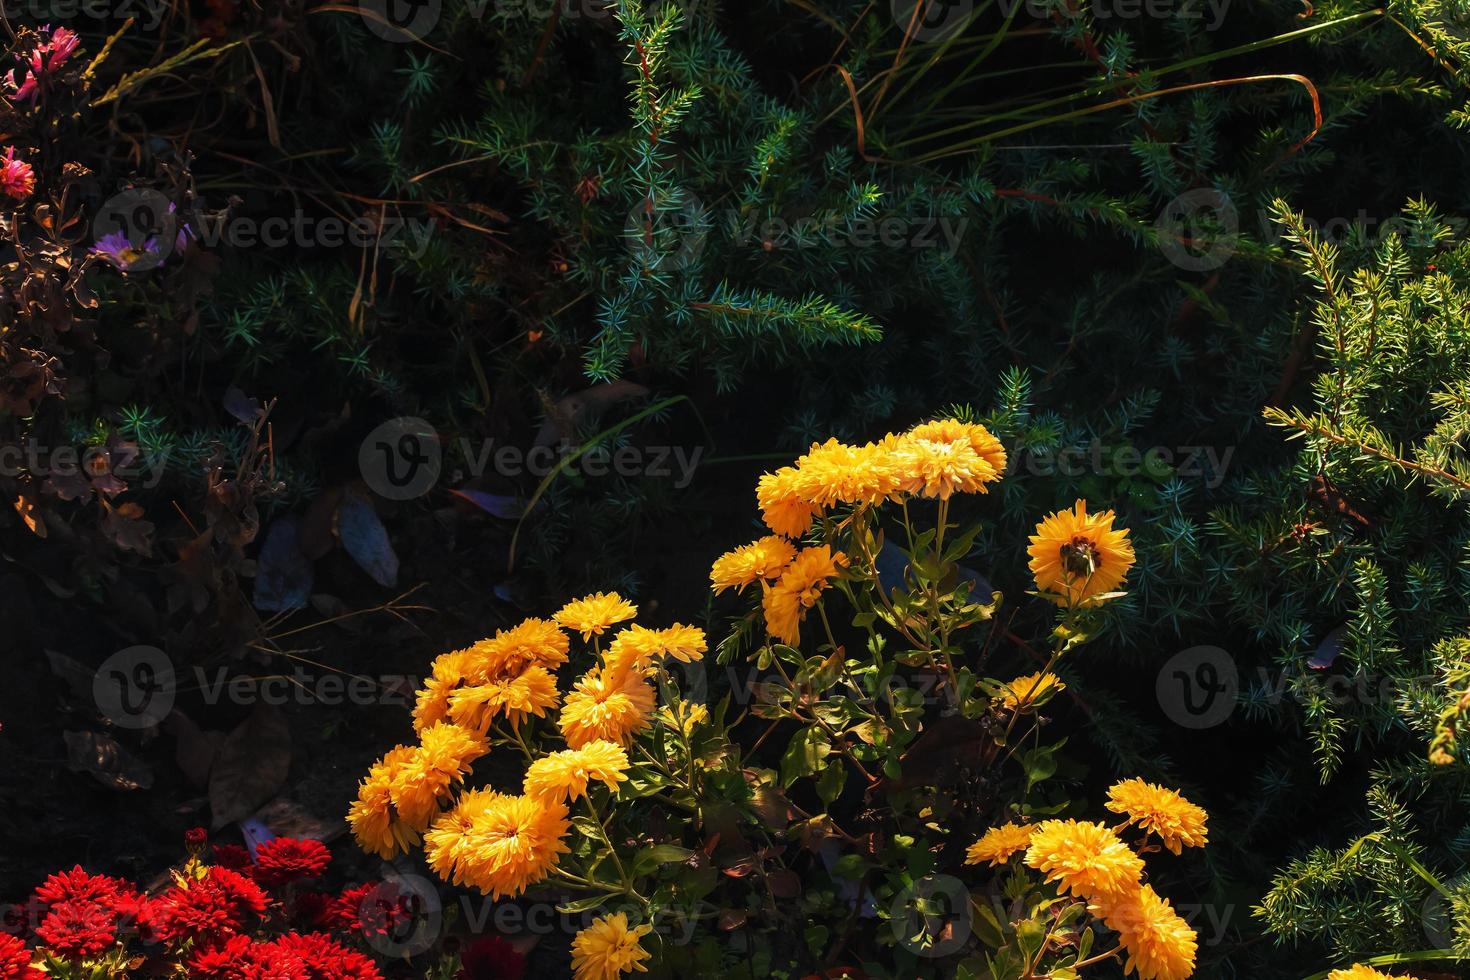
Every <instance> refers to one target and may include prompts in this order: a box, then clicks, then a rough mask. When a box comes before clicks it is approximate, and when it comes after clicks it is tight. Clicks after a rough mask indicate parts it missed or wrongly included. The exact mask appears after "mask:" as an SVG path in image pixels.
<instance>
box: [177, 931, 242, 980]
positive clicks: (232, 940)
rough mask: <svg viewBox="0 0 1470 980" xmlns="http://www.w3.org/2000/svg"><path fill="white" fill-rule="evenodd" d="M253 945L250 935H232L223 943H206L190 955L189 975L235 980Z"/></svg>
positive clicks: (219, 979) (210, 979) (209, 978)
mask: <svg viewBox="0 0 1470 980" xmlns="http://www.w3.org/2000/svg"><path fill="white" fill-rule="evenodd" d="M252 945H253V943H252V942H251V940H250V937H249V936H231V937H229V938H228V939H226V940H225V941H224V942H223V943H218V944H205V945H204V946H201V947H199V948H198V949H196V950H195V951H194V953H193V955H191V956H190V957H189V961H188V975H189V976H191V977H201V978H202V980H234V978H235V977H236V976H238V975H239V972H240V963H241V962H242V961H243V960H244V958H245V956H246V955H247V954H248V952H249V949H250V947H251V946H252Z"/></svg>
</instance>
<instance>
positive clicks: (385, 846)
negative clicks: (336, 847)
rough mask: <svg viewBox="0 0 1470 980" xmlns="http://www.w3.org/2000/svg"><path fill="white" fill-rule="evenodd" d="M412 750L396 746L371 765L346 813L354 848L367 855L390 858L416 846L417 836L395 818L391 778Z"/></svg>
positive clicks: (416, 833) (407, 758)
mask: <svg viewBox="0 0 1470 980" xmlns="http://www.w3.org/2000/svg"><path fill="white" fill-rule="evenodd" d="M416 751H417V749H415V748H414V747H413V746H409V745H399V746H396V747H394V748H393V749H392V750H391V751H389V752H388V754H387V755H385V756H383V758H381V759H379V760H378V761H377V762H374V763H373V764H372V766H371V767H370V768H369V769H368V774H367V776H366V777H365V778H364V779H363V780H362V782H361V783H360V784H359V786H358V789H357V799H356V800H355V801H353V803H352V806H351V807H350V808H349V809H348V811H347V823H348V825H349V826H350V827H351V828H352V836H353V837H354V838H356V839H357V845H358V846H359V847H361V848H362V849H363V850H364V851H367V852H368V853H369V854H376V855H377V856H378V857H381V858H385V859H386V858H391V857H393V855H395V854H397V853H398V852H399V851H406V850H408V849H409V848H410V847H412V846H413V845H414V844H417V843H418V840H419V835H418V832H417V831H415V830H414V829H413V828H412V827H410V826H408V825H407V824H406V823H404V822H403V821H402V820H400V819H399V818H398V813H397V810H396V809H395V808H394V804H393V788H392V784H393V778H394V776H395V775H396V774H397V772H398V770H399V769H401V768H402V767H403V765H404V764H405V763H406V762H407V761H408V760H409V759H411V758H412V757H413V756H414V753H415V752H416Z"/></svg>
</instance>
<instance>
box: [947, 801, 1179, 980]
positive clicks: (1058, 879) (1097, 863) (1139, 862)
mask: <svg viewBox="0 0 1470 980" xmlns="http://www.w3.org/2000/svg"><path fill="white" fill-rule="evenodd" d="M1107 808H1108V809H1109V810H1112V811H1113V812H1114V813H1119V814H1122V815H1124V816H1125V817H1126V818H1127V819H1125V820H1124V821H1123V823H1122V824H1120V825H1119V827H1118V828H1117V829H1114V828H1110V827H1107V826H1105V825H1103V824H1100V823H1091V822H1087V821H1079V820H1044V821H1042V822H1041V823H1037V824H1029V825H1020V824H1014V823H1008V824H1003V825H1001V826H999V827H992V828H991V829H990V830H987V831H986V832H985V834H984V835H983V836H982V837H981V838H980V839H979V840H978V841H976V842H975V843H974V844H972V845H970V848H969V850H968V851H966V854H965V863H966V864H981V863H985V864H989V865H991V866H998V865H1001V864H1004V863H1006V862H1007V861H1009V860H1010V859H1011V858H1012V857H1013V856H1014V855H1016V854H1022V853H1023V852H1024V856H1023V858H1022V860H1023V861H1024V862H1025V864H1026V865H1027V866H1028V867H1031V868H1034V869H1036V870H1037V871H1040V872H1041V873H1042V874H1043V875H1044V877H1045V878H1046V880H1047V881H1050V882H1055V883H1056V884H1057V888H1058V890H1060V891H1061V892H1062V893H1064V894H1070V895H1072V896H1074V897H1076V898H1078V899H1080V900H1082V901H1085V902H1087V907H1088V910H1089V911H1090V912H1092V914H1094V915H1096V916H1098V917H1099V918H1101V919H1102V921H1103V922H1104V923H1105V924H1106V925H1107V926H1108V928H1110V929H1112V930H1113V931H1114V932H1116V933H1117V934H1118V941H1119V944H1120V946H1121V947H1122V949H1123V950H1124V951H1125V952H1126V953H1127V956H1128V959H1127V964H1126V968H1125V972H1126V973H1128V974H1132V973H1133V972H1134V971H1135V970H1136V971H1137V973H1138V976H1139V978H1140V980H1184V978H1185V977H1188V976H1189V975H1190V974H1192V973H1193V972H1194V960H1195V953H1196V951H1197V949H1198V940H1197V938H1196V937H1195V934H1194V931H1193V930H1191V929H1190V928H1189V924H1188V923H1186V922H1185V921H1184V919H1182V918H1181V917H1180V916H1179V914H1178V913H1177V912H1175V911H1174V908H1173V907H1172V906H1171V905H1170V904H1169V903H1168V901H1167V900H1165V899H1164V898H1162V897H1160V896H1159V895H1158V893H1156V892H1155V891H1154V890H1153V887H1152V886H1150V885H1148V884H1145V883H1144V882H1143V858H1141V857H1139V855H1138V854H1137V852H1135V851H1134V850H1133V849H1132V848H1131V847H1129V846H1128V845H1127V844H1125V843H1124V842H1123V839H1122V838H1121V837H1119V836H1118V831H1119V830H1121V829H1122V828H1124V827H1128V826H1130V825H1131V826H1136V827H1138V828H1139V829H1140V830H1143V831H1144V832H1145V833H1146V834H1153V835H1155V836H1157V837H1158V838H1159V839H1160V840H1161V841H1162V842H1163V844H1164V846H1165V847H1166V848H1168V849H1169V850H1170V851H1172V852H1173V853H1175V854H1178V853H1180V850H1181V848H1182V847H1203V846H1204V845H1205V844H1206V843H1207V842H1208V833H1207V830H1206V826H1205V825H1206V814H1205V811H1204V810H1203V809H1201V808H1200V807H1198V806H1195V805H1194V804H1193V803H1191V802H1189V801H1188V800H1186V799H1185V798H1184V797H1182V796H1180V795H1179V794H1178V793H1176V792H1174V791H1173V790H1170V789H1165V788H1164V787H1161V786H1154V785H1152V784H1150V783H1146V782H1144V781H1143V780H1141V779H1128V780H1124V781H1123V782H1120V783H1118V784H1117V785H1115V786H1114V787H1113V788H1112V789H1111V790H1110V791H1109V792H1108V803H1107Z"/></svg>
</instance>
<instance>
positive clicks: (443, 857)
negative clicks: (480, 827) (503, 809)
mask: <svg viewBox="0 0 1470 980" xmlns="http://www.w3.org/2000/svg"><path fill="white" fill-rule="evenodd" d="M505 798H506V797H505V796H504V795H503V794H501V793H497V792H495V791H494V790H490V789H471V790H465V791H464V792H463V793H461V794H459V799H458V800H456V801H455V804H454V808H453V809H451V810H448V811H445V812H444V813H441V814H440V815H439V816H438V817H436V818H435V819H434V823H433V825H432V826H430V828H429V830H428V831H427V832H426V833H425V834H424V856H425V857H426V858H427V859H428V862H429V867H431V868H433V869H434V873H435V874H437V875H438V876H439V877H440V878H443V879H444V880H445V881H448V880H450V878H451V877H452V876H454V875H455V873H456V872H455V869H456V868H457V867H458V866H459V864H460V863H461V862H462V861H464V860H466V859H467V857H468V855H469V853H470V851H471V850H472V848H473V846H474V838H473V837H472V836H471V833H470V832H471V831H472V830H473V829H474V825H475V820H476V819H478V818H479V817H480V816H482V815H483V814H484V813H486V812H487V811H488V810H489V809H490V808H491V807H492V806H494V805H495V804H496V803H497V802H498V801H500V800H503V799H505Z"/></svg>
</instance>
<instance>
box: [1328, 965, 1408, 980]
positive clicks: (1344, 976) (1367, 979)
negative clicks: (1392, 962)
mask: <svg viewBox="0 0 1470 980" xmlns="http://www.w3.org/2000/svg"><path fill="white" fill-rule="evenodd" d="M1327 980H1414V978H1413V977H1411V976H1409V975H1408V974H1404V975H1403V976H1397V977H1395V976H1390V975H1389V974H1387V973H1379V972H1378V971H1377V970H1375V969H1373V968H1372V967H1371V966H1364V965H1363V964H1361V963H1354V964H1353V965H1352V966H1350V967H1348V968H1347V969H1346V970H1333V971H1332V972H1331V973H1329V974H1327Z"/></svg>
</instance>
